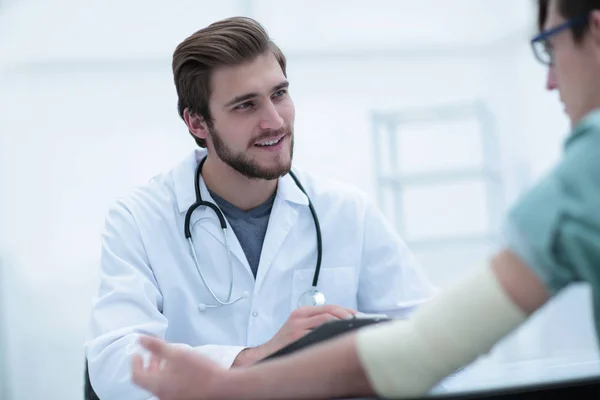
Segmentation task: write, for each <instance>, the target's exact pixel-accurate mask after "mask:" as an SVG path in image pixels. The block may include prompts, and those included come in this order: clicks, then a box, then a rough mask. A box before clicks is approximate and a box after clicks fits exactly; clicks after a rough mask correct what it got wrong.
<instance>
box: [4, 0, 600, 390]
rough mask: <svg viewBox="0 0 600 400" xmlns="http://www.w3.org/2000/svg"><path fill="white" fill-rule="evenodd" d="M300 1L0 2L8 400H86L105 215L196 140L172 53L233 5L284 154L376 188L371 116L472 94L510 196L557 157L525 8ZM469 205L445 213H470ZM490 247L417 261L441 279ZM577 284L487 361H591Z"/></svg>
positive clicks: (554, 109)
mask: <svg viewBox="0 0 600 400" xmlns="http://www.w3.org/2000/svg"><path fill="white" fill-rule="evenodd" d="M300 4H301V3H300V2H298V1H289V2H274V1H266V0H264V1H255V2H247V1H221V2H211V3H210V7H208V6H207V5H208V2H199V1H193V2H192V1H180V2H176V3H172V4H171V3H165V2H141V1H138V2H135V1H132V2H117V1H105V2H102V3H94V4H84V3H81V2H75V1H67V0H63V1H54V2H46V3H42V2H35V1H33V0H32V1H29V2H23V3H20V2H17V1H15V2H12V4H11V7H9V8H8V9H7V10H4V12H3V9H2V8H0V51H1V54H4V55H7V57H4V56H3V58H2V60H0V68H2V69H1V70H0V71H1V74H0V88H2V89H1V90H0V109H1V110H2V113H1V114H0V193H1V194H2V195H1V196H0V221H2V223H0V250H1V251H2V253H0V256H1V258H2V259H3V260H7V265H5V270H4V271H2V274H1V275H0V276H1V277H2V281H1V282H0V284H1V286H0V290H1V291H2V293H1V294H3V295H4V296H3V300H5V304H2V307H3V309H2V313H1V314H0V315H1V316H2V317H3V319H4V321H5V322H6V329H5V332H4V335H5V337H4V338H3V339H4V341H5V343H7V346H6V352H7V353H8V365H9V370H8V371H5V372H7V375H6V377H5V380H7V381H8V382H9V386H10V389H11V395H12V397H11V398H12V399H19V400H20V399H29V398H60V399H66V400H68V399H79V398H81V393H82V392H81V384H82V375H81V374H82V368H81V367H82V362H83V349H82V342H83V338H84V335H85V330H86V326H87V319H88V316H89V307H90V301H91V297H92V295H93V293H94V291H95V288H96V285H97V276H96V273H97V268H98V253H99V230H100V229H101V226H102V223H103V217H104V213H105V211H106V208H107V207H108V205H109V204H110V203H111V201H112V200H113V199H114V198H115V197H116V196H118V195H121V194H123V193H126V192H127V191H128V190H129V189H130V188H131V187H132V186H133V185H136V184H139V183H143V182H144V181H146V180H147V179H148V178H149V177H151V176H152V175H153V174H155V173H157V172H159V171H161V170H163V169H165V168H168V167H169V166H171V165H173V164H175V163H176V162H177V161H178V160H179V159H180V158H181V157H182V156H184V155H185V154H186V153H187V152H188V151H190V150H191V149H192V148H193V145H194V143H193V141H192V139H191V138H190V137H189V134H188V133H187V131H186V130H185V127H184V125H183V123H182V122H181V121H180V120H179V119H178V116H177V114H176V98H175V92H174V88H173V85H172V77H171V74H170V69H169V65H170V55H171V54H172V51H173V48H174V46H175V45H176V44H177V43H178V42H179V41H180V40H182V39H183V38H184V37H185V36H187V35H188V34H190V33H191V32H192V31H193V30H195V29H198V28H199V27H201V26H204V25H206V24H207V23H208V22H210V21H212V20H214V19H217V18H221V17H224V16H228V15H232V14H237V13H239V12H241V11H240V10H244V9H245V10H250V11H251V12H252V13H253V15H255V16H257V18H259V19H260V20H261V21H262V22H264V23H265V24H266V25H267V28H269V30H270V31H271V33H272V35H273V36H274V37H275V39H277V40H278V41H279V42H280V44H281V45H282V47H283V49H284V51H285V52H286V53H287V54H288V58H289V78H290V80H291V85H292V86H291V94H292V96H293V99H294V100H295V103H296V107H297V123H296V133H297V150H296V161H297V163H298V164H299V165H303V166H304V167H306V168H309V169H311V170H313V171H319V172H320V173H326V174H327V175H329V176H331V177H334V178H337V179H340V180H343V181H346V182H351V183H353V184H356V185H357V186H359V187H361V188H362V189H364V190H365V191H367V192H369V193H370V194H372V195H373V196H375V194H376V191H375V189H376V186H375V181H374V167H373V162H374V160H373V149H372V138H371V120H370V115H371V112H372V111H393V110H397V109H401V108H403V107H409V106H410V107H417V106H429V105H437V104H445V103H457V102H462V101H471V100H483V101H485V102H486V104H487V105H488V107H490V109H491V110H492V112H493V113H494V116H495V120H496V126H495V129H496V132H497V134H498V136H499V145H500V148H501V150H502V154H503V174H504V175H503V178H504V182H505V184H506V196H507V197H506V202H507V203H510V202H511V201H512V200H514V198H515V196H517V195H518V193H519V192H520V190H522V188H523V186H524V185H527V184H528V182H530V180H529V178H528V177H527V173H529V174H530V178H534V177H537V176H539V175H540V174H542V173H543V172H544V171H545V170H547V168H548V167H549V166H550V165H551V164H552V163H553V162H554V161H556V159H557V157H558V156H559V154H560V146H561V141H562V139H563V137H564V134H565V133H566V131H567V125H566V120H565V118H564V116H563V115H562V112H561V110H560V107H559V106H558V104H557V102H556V96H554V95H548V94H547V93H546V92H545V91H544V90H543V83H544V75H543V74H544V71H543V69H542V68H541V67H539V66H537V65H536V64H535V62H534V60H533V58H532V56H531V54H530V52H529V48H528V45H527V38H528V34H529V30H531V29H533V28H532V26H529V25H528V24H530V22H531V21H532V18H533V17H532V14H531V10H530V9H529V8H528V5H527V4H526V3H525V2H523V1H522V0H519V1H512V2H508V3H505V2H504V1H489V2H485V5H483V4H484V2H481V1H473V0H471V1H468V0H461V1H456V4H455V5H454V8H452V9H449V8H447V2H444V1H435V0H427V1H424V0H421V1H420V2H414V1H382V0H380V1H371V2H359V1H347V0H345V1H343V2H342V1H341V0H338V1H333V0H330V1H327V2H319V5H318V10H319V13H316V12H315V9H317V2H316V1H313V0H311V2H309V3H302V4H304V5H300ZM453 4H454V3H453ZM436 9H439V10H441V9H444V12H443V13H439V14H432V13H431V11H433V10H436ZM292 15H293V16H294V17H295V19H293V18H291V16H292ZM359 15H360V18H358V17H357V16H359ZM475 31H477V32H479V34H474V33H473V32H475ZM447 151H460V149H449V148H447V147H446V146H444V147H441V146H440V147H436V146H432V147H431V148H429V152H428V154H427V156H428V157H433V158H435V157H438V156H440V155H443V152H447ZM470 201H472V199H469V198H468V196H465V198H464V199H463V200H460V201H459V203H458V206H457V207H456V209H455V212H456V213H458V214H460V215H465V217H464V218H478V217H476V216H475V217H474V216H472V215H471V216H469V215H470V214H469V213H468V212H469V210H470V209H471V208H472V204H470V203H469V202H470ZM421 211H423V210H421ZM461 213H462V214H461ZM469 222H472V223H474V224H478V223H479V221H475V220H471V221H469ZM489 251H490V248H489V247H485V246H484V247H481V246H479V247H464V248H453V249H450V250H439V251H436V252H423V253H422V254H421V253H419V254H418V256H419V257H420V259H421V260H422V262H423V265H424V267H425V268H426V270H427V272H428V273H429V274H430V276H431V278H432V280H433V281H434V282H436V283H437V284H439V285H441V286H444V285H446V284H448V283H450V282H451V281H452V280H454V279H457V277H459V276H460V274H461V273H464V272H465V271H467V270H468V269H469V268H472V267H473V266H472V265H473V264H472V263H473V262H475V261H477V260H478V259H479V258H480V257H482V256H485V255H486V254H488V252H489ZM586 294H587V292H586V289H585V288H580V289H579V288H576V289H574V290H573V291H571V292H570V293H567V294H566V296H564V298H562V299H560V300H559V301H557V302H555V303H556V304H553V305H551V306H550V307H548V309H547V310H545V311H544V312H543V313H541V314H540V315H539V316H538V317H536V319H535V320H534V321H533V322H532V323H530V324H528V327H527V329H525V330H524V331H523V332H521V333H519V334H518V335H515V337H514V338H511V340H509V341H507V343H506V345H505V346H504V347H502V348H501V349H500V350H499V352H498V356H497V357H498V359H505V360H511V359H524V358H532V357H550V356H557V355H560V354H563V353H565V352H572V351H580V352H586V353H588V354H589V353H594V354H595V352H596V345H595V342H594V340H593V336H592V334H591V332H592V326H591V324H590V308H589V306H588V303H587V301H588V299H587V297H585V296H586ZM574 310H575V311H574ZM565 327H570V328H571V329H569V330H566V329H565ZM558 334H565V335H566V338H567V339H566V341H564V342H563V343H560V344H559V343H558V339H557V337H558ZM1 382H2V380H1V378H0V383H1ZM0 393H2V392H1V391H0Z"/></svg>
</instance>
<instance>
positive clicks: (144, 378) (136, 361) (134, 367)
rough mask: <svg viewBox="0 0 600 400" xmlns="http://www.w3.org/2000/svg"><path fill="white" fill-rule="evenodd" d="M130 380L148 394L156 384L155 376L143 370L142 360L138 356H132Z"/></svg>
mask: <svg viewBox="0 0 600 400" xmlns="http://www.w3.org/2000/svg"><path fill="white" fill-rule="evenodd" d="M131 379H132V380H133V383H135V384H136V385H138V386H140V387H141V388H144V389H146V390H148V391H150V392H154V390H155V389H156V388H155V385H156V384H157V383H158V380H157V379H155V374H153V373H152V372H150V371H147V370H146V369H145V368H144V360H143V359H142V356H140V355H139V354H134V355H133V358H132V360H131Z"/></svg>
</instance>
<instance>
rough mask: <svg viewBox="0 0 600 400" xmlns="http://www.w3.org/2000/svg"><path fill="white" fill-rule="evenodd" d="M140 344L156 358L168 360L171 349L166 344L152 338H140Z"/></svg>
mask: <svg viewBox="0 0 600 400" xmlns="http://www.w3.org/2000/svg"><path fill="white" fill-rule="evenodd" d="M140 344H141V345H142V347H143V348H145V349H146V350H148V351H149V352H151V353H152V354H153V355H154V356H156V357H158V358H168V357H169V355H170V354H171V348H170V346H169V345H168V344H167V343H165V342H164V341H162V340H160V339H158V338H155V337H152V336H145V335H143V336H140Z"/></svg>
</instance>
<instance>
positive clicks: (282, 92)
mask: <svg viewBox="0 0 600 400" xmlns="http://www.w3.org/2000/svg"><path fill="white" fill-rule="evenodd" d="M286 94H287V90H285V89H280V90H278V91H276V92H275V94H273V97H283V96H285V95H286Z"/></svg>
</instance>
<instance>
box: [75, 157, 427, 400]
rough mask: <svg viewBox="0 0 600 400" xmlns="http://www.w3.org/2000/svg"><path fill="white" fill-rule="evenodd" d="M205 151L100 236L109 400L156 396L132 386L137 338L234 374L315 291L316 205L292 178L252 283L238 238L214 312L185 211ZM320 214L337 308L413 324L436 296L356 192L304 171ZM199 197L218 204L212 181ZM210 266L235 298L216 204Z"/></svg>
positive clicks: (98, 374) (120, 204)
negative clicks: (180, 347)
mask: <svg viewBox="0 0 600 400" xmlns="http://www.w3.org/2000/svg"><path fill="white" fill-rule="evenodd" d="M205 154H206V153H205V151H204V150H196V151H194V153H193V154H191V155H190V156H189V157H188V158H187V159H185V160H184V161H183V162H182V163H181V164H180V165H179V166H177V167H175V168H174V169H173V170H171V171H169V172H166V173H164V174H161V175H159V176H157V177H155V178H154V179H152V180H151V181H150V182H149V183H148V184H146V185H144V186H142V187H139V188H137V189H136V190H135V191H133V193H132V194H130V195H129V196H127V197H125V198H122V199H120V200H118V201H116V203H115V204H114V205H113V206H112V207H111V208H110V210H109V212H108V215H107V218H106V225H105V230H104V232H103V235H102V253H101V267H100V277H101V283H100V288H99V293H98V295H97V297H96V298H95V301H94V304H93V309H92V315H91V325H90V332H89V337H88V340H87V341H86V357H87V360H88V365H89V372H90V378H91V383H92V386H93V387H94V390H95V391H96V393H97V394H98V395H99V397H100V398H101V399H111V400H119V399H127V400H132V399H147V398H149V397H150V395H149V394H148V393H147V392H144V391H142V390H141V389H139V388H138V387H136V386H134V385H133V384H132V383H131V381H130V367H131V366H130V355H131V354H132V353H133V352H135V351H137V350H138V349H139V348H138V346H137V343H136V339H137V334H139V333H146V334H151V335H155V336H158V337H161V338H165V339H166V340H167V341H168V342H171V343H183V344H186V345H190V346H192V347H195V348H196V350H197V351H199V352H201V353H203V354H205V355H207V356H209V357H210V358H212V359H213V360H216V361H217V362H219V363H220V364H221V365H223V366H225V367H229V366H231V364H232V363H233V361H234V359H235V357H236V356H237V354H238V353H239V352H240V351H241V350H242V349H243V348H245V347H248V346H258V345H260V344H262V343H264V342H266V341H268V340H269V339H271V338H272V337H273V335H275V333H276V332H277V331H278V330H279V328H280V327H281V326H282V325H283V324H284V322H285V321H286V320H287V318H288V316H289V314H290V312H291V311H292V310H293V309H295V308H296V307H297V302H298V299H299V297H300V295H301V294H302V293H303V292H304V291H306V290H307V289H309V288H310V286H311V283H312V278H313V273H314V270H315V263H316V257H317V250H316V249H317V247H316V246H317V242H316V236H315V226H314V223H313V219H312V217H311V213H310V209H309V207H308V200H307V197H306V196H305V195H304V194H303V193H302V191H301V190H300V189H299V188H298V187H297V186H296V184H295V183H294V181H293V179H292V178H291V177H290V176H289V175H286V176H284V177H283V178H280V180H279V185H278V189H277V195H276V198H275V202H274V204H273V209H272V212H271V216H270V219H269V224H268V228H267V232H266V236H265V239H264V244H263V249H262V253H261V257H260V264H259V267H258V274H257V277H256V280H255V279H254V277H253V275H252V272H251V270H250V267H249V265H248V261H247V260H246V257H245V255H244V252H243V250H242V248H241V246H240V244H239V241H238V240H237V238H236V236H235V233H234V232H233V230H232V229H231V227H228V234H229V239H230V240H229V242H230V246H231V250H232V253H233V257H232V260H233V264H234V265H233V271H234V272H233V275H234V276H233V281H234V287H233V296H234V297H237V296H239V295H240V294H242V293H243V292H247V293H248V294H249V297H248V298H246V299H244V300H241V301H239V302H237V303H235V304H233V305H228V306H224V307H220V308H209V309H207V310H206V311H199V310H198V304H199V303H206V304H215V301H214V300H213V298H212V297H211V296H210V294H209V293H208V290H207V289H206V287H205V286H204V284H203V283H202V280H201V278H200V276H199V274H198V272H197V270H196V267H195V265H194V262H193V257H192V255H191V252H190V250H189V247H188V242H187V240H186V238H185V236H184V218H185V213H186V211H187V209H188V207H190V205H192V203H194V201H195V192H194V175H195V170H196V166H197V162H198V160H199V159H201V158H202V157H204V155H205ZM294 172H296V175H297V176H298V178H299V180H300V182H301V183H302V185H303V186H304V188H305V189H306V191H307V193H308V195H309V196H310V198H311V200H312V202H313V205H314V207H315V209H316V212H317V214H318V217H319V220H320V225H321V230H322V242H323V258H322V264H321V273H320V276H319V282H318V287H319V288H320V290H321V291H322V292H323V293H324V294H325V296H326V298H327V302H328V303H329V304H338V305H341V306H345V307H349V308H352V309H358V310H359V311H362V312H366V313H384V314H387V315H389V316H395V317H403V316H405V315H407V314H408V313H409V312H411V311H412V310H413V309H414V308H415V306H417V305H419V304H421V303H423V302H425V301H427V300H429V299H430V298H431V297H432V296H433V295H434V294H435V293H436V289H435V288H434V287H433V286H432V285H431V284H430V282H429V281H428V279H427V278H426V277H425V276H424V274H423V272H422V270H421V269H420V268H419V266H418V265H417V264H416V262H415V260H414V259H413V257H412V255H411V254H410V252H409V250H408V249H407V247H406V246H405V244H404V243H403V242H402V241H401V239H400V238H399V237H398V236H397V233H396V232H395V230H394V229H393V227H392V226H391V225H390V224H389V223H388V222H387V221H386V219H384V217H383V215H382V214H381V213H380V212H379V211H378V210H377V208H376V207H375V206H374V204H373V203H372V201H371V200H370V199H369V198H368V197H367V196H366V195H365V194H363V193H362V192H360V191H358V190H357V189H355V188H353V187H351V186H348V185H343V184H340V183H335V182H330V181H325V180H322V179H316V178H315V177H314V176H311V175H310V174H307V173H305V172H301V171H298V170H297V169H296V168H294ZM201 193H202V197H203V199H205V200H208V201H211V202H212V201H213V200H212V198H211V196H210V195H209V193H208V191H207V189H206V186H205V185H204V181H201ZM191 225H192V227H193V228H192V235H193V238H194V241H195V246H196V253H197V255H198V259H199V262H200V267H201V268H202V271H203V273H204V275H205V277H206V279H207V281H208V282H209V284H210V285H211V287H212V289H213V291H214V292H215V293H216V294H217V296H219V297H220V298H221V299H226V298H227V293H228V289H229V285H230V280H231V277H230V272H229V271H230V269H229V264H228V258H227V254H226V251H225V246H224V242H223V236H222V231H221V230H220V228H219V224H218V219H217V217H216V215H215V213H214V212H213V211H212V210H210V209H209V208H207V207H201V208H199V209H198V210H196V211H195V212H194V214H193V217H192V219H191Z"/></svg>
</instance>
